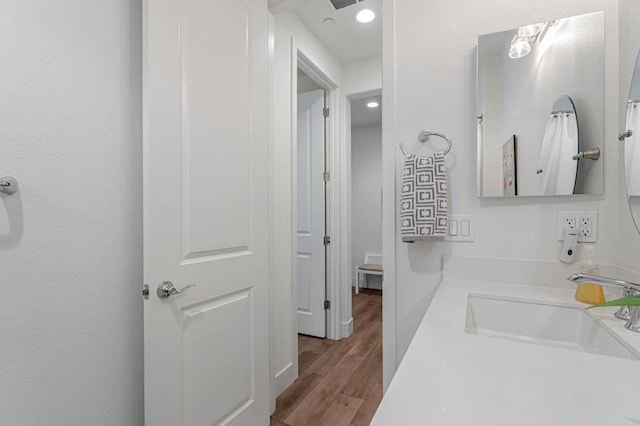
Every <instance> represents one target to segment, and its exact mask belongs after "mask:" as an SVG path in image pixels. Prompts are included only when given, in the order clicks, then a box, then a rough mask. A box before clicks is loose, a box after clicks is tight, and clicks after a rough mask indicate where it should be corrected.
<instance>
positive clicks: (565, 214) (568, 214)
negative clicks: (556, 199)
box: [556, 211, 598, 243]
mask: <svg viewBox="0 0 640 426" xmlns="http://www.w3.org/2000/svg"><path fill="white" fill-rule="evenodd" d="M583 217H586V218H589V219H591V236H590V237H584V236H582V235H580V218H583ZM568 218H575V219H574V223H575V224H576V227H577V229H578V242H579V243H595V242H598V212H597V211H561V212H560V213H558V228H557V235H556V238H557V240H558V241H564V235H563V233H564V228H565V224H566V223H567V219H568Z"/></svg>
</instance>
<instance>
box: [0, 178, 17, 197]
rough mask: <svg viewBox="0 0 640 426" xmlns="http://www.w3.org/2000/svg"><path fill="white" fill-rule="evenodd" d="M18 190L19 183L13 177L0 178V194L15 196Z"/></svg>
mask: <svg viewBox="0 0 640 426" xmlns="http://www.w3.org/2000/svg"><path fill="white" fill-rule="evenodd" d="M17 190H18V182H17V181H16V180H15V179H14V178H13V177H12V176H5V177H3V178H0V192H2V193H4V194H9V195H11V194H15V193H16V191H17Z"/></svg>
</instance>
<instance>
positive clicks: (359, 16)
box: [354, 9, 376, 24]
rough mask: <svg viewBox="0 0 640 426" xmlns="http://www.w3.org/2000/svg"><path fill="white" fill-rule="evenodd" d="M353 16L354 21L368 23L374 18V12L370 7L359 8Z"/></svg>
mask: <svg viewBox="0 0 640 426" xmlns="http://www.w3.org/2000/svg"><path fill="white" fill-rule="evenodd" d="M354 16H355V18H356V21H358V22H360V23H361V24H368V23H369V22H371V21H373V20H374V19H376V13H375V12H374V11H373V10H371V9H360V10H359V11H357V12H356V14H355V15H354Z"/></svg>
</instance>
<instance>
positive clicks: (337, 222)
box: [291, 40, 346, 340]
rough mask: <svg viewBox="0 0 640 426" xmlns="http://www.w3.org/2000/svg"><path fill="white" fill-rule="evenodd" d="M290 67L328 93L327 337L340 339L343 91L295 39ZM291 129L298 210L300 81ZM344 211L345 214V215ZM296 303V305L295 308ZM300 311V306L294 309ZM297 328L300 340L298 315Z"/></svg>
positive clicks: (295, 88) (294, 266)
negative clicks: (299, 70) (341, 107)
mask: <svg viewBox="0 0 640 426" xmlns="http://www.w3.org/2000/svg"><path fill="white" fill-rule="evenodd" d="M291 64H292V70H291V72H292V74H291V75H292V76H296V75H297V72H298V68H300V69H301V70H302V71H304V73H305V74H307V75H308V76H309V77H311V79H312V80H314V81H315V82H316V83H317V84H318V85H319V86H320V87H322V88H323V89H324V90H325V92H326V107H327V108H329V118H328V121H327V126H326V131H325V148H326V153H327V154H326V170H327V171H328V172H329V174H330V179H329V182H328V183H327V187H326V205H325V212H326V223H327V229H326V232H327V235H328V236H330V237H331V244H329V246H328V248H327V257H326V259H325V260H326V264H325V267H326V271H327V273H326V286H327V290H326V291H327V300H328V301H329V303H330V304H331V307H330V309H329V310H328V311H327V338H328V339H332V340H338V339H340V338H341V337H342V335H341V334H342V333H341V315H340V312H341V309H340V308H341V306H340V302H341V299H342V298H341V297H340V296H339V295H340V293H341V292H340V290H341V289H340V283H341V282H344V281H343V280H342V279H341V278H342V275H343V274H342V262H340V259H341V253H342V252H343V250H345V249H346V247H344V244H345V243H346V238H343V236H344V234H346V232H345V231H344V230H343V228H342V227H343V226H344V224H345V221H344V219H345V218H346V208H345V204H346V196H345V195H346V194H345V193H344V192H345V191H344V189H345V187H346V185H344V186H343V185H342V183H343V180H344V179H343V177H344V166H345V164H344V163H345V161H344V159H345V157H344V153H343V152H341V151H343V148H344V147H341V146H340V123H341V121H342V120H340V93H339V92H340V91H339V89H338V86H337V85H336V83H335V82H334V81H332V80H331V79H330V78H329V77H328V76H327V75H326V74H325V73H324V72H323V71H322V70H321V69H320V68H319V67H318V66H316V65H315V64H314V63H313V61H312V60H311V59H309V58H308V57H307V56H306V55H305V54H304V53H303V52H302V51H300V50H299V49H298V47H297V45H296V42H295V40H292V44H291ZM291 94H292V100H291V102H292V104H291V105H292V108H291V111H292V117H291V123H292V129H291V134H292V136H293V138H292V144H291V150H292V151H291V158H292V162H293V164H292V171H291V172H292V179H291V182H292V187H291V195H292V203H291V205H292V207H293V208H294V209H295V206H297V205H298V204H297V202H298V188H297V182H296V179H294V178H293V177H294V176H297V173H298V165H297V158H298V157H297V143H295V142H296V135H297V111H298V98H297V97H298V83H297V79H294V81H293V82H292V90H291ZM343 210H344V212H343ZM292 218H293V220H292V221H291V235H292V236H293V237H294V238H293V241H292V248H293V249H292V250H291V253H292V255H293V256H294V258H293V259H292V261H291V262H292V263H291V264H292V268H291V269H292V270H291V282H292V283H293V295H292V300H293V301H294V302H295V301H297V300H298V297H297V296H298V295H297V276H298V267H297V258H296V255H297V249H296V247H297V241H296V240H295V238H296V235H297V229H298V227H297V225H298V223H297V212H296V211H292ZM295 304H296V303H294V305H295ZM294 309H295V310H296V311H297V306H294ZM294 318H295V319H294V321H295V322H294V326H293V328H292V330H293V331H294V332H295V335H294V336H293V337H294V339H297V331H298V324H297V316H294Z"/></svg>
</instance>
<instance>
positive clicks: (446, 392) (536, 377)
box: [372, 279, 640, 426]
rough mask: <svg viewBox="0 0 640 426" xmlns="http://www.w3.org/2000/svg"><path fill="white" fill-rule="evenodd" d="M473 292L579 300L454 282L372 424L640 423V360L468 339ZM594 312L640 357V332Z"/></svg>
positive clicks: (557, 292)
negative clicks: (634, 331) (469, 297)
mask: <svg viewBox="0 0 640 426" xmlns="http://www.w3.org/2000/svg"><path fill="white" fill-rule="evenodd" d="M470 293H473V294H486V295H499V296H509V297H519V298H528V299H539V300H552V301H560V302H573V303H577V302H575V300H574V298H573V295H574V291H573V290H570V289H563V288H551V287H534V286H524V285H510V284H493V283H486V282H477V281H476V282H473V281H460V280H450V279H449V280H445V281H444V282H443V283H442V285H441V286H440V289H439V290H438V292H437V294H436V296H435V298H434V299H433V302H432V303H431V306H430V307H429V309H428V311H427V313H426V315H425V316H424V318H423V320H422V322H421V323H420V326H419V327H418V330H417V332H416V334H415V336H414V338H413V341H412V342H411V345H410V346H409V349H408V350H407V353H406V355H405V357H404V359H403V360H402V362H401V364H400V366H399V368H398V371H397V372H396V375H395V377H394V379H393V381H392V382H391V385H390V386H389V389H388V390H387V392H386V394H385V396H384V398H383V400H382V403H381V405H380V407H379V408H378V411H377V412H376V415H375V417H374V419H373V421H372V425H378V426H395V425H403V426H409V425H434V426H435V425H437V426H445V425H456V426H458V425H460V426H462V425H464V426H466V425H491V426H501V425H519V426H521V425H532V426H533V425H535V426H541V425H545V426H551V425H581V426H583V425H593V426H604V425H616V426H618V425H640V361H635V360H626V359H621V358H615V357H610V356H602V355H594V354H590V353H582V352H575V351H571V350H566V349H559V348H554V347H546V346H540V345H535V344H529V343H523V342H517V341H511V340H504V339H498V338H490V337H484V336H477V335H472V334H467V333H466V332H465V320H466V311H467V298H468V295H469V294H470ZM615 310H616V309H615V308H598V309H596V310H593V311H591V312H592V313H594V314H596V316H598V317H599V318H600V319H602V320H603V321H604V322H605V323H606V324H607V325H608V326H609V327H610V328H611V329H613V330H614V332H616V333H617V334H619V335H620V336H622V337H623V339H624V341H625V342H627V343H629V344H630V345H631V346H633V347H634V348H635V349H636V350H640V334H638V333H633V332H630V331H628V330H626V329H625V328H624V326H623V325H624V322H623V321H620V320H617V319H615V318H613V312H615Z"/></svg>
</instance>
